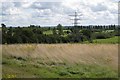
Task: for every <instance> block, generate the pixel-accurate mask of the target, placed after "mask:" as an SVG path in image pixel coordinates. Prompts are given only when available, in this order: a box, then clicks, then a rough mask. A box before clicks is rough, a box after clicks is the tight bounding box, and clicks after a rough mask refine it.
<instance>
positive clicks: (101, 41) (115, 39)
mask: <svg viewBox="0 0 120 80" xmlns="http://www.w3.org/2000/svg"><path fill="white" fill-rule="evenodd" d="M119 38H120V37H117V36H114V37H112V38H107V39H95V40H93V43H97V44H118V43H120V41H119V40H118V39H119ZM83 43H89V42H88V41H85V42H83Z"/></svg>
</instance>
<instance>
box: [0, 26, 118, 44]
mask: <svg viewBox="0 0 120 80" xmlns="http://www.w3.org/2000/svg"><path fill="white" fill-rule="evenodd" d="M1 25H2V44H17V43H49V44H51V43H78V42H81V43H82V42H84V41H89V42H90V43H92V42H93V41H92V40H93V39H105V38H110V37H112V36H119V33H118V29H115V28H114V29H111V30H114V31H112V32H104V33H103V30H102V29H81V28H80V27H63V26H62V25H61V24H58V25H57V26H56V27H40V26H35V25H30V26H28V27H6V25H5V24H1ZM49 30H51V31H52V34H49V35H47V34H44V32H45V31H49Z"/></svg>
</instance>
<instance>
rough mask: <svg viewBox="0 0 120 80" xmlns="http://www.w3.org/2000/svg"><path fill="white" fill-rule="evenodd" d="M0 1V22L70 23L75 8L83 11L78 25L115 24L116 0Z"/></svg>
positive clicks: (7, 23) (16, 24)
mask: <svg viewBox="0 0 120 80" xmlns="http://www.w3.org/2000/svg"><path fill="white" fill-rule="evenodd" d="M0 1H1V2H2V4H0V19H1V23H5V24H6V25H7V26H28V25H30V24H35V25H41V26H52V25H57V24H59V23H60V24H62V25H72V23H73V21H72V20H70V19H72V18H73V17H70V16H69V15H72V14H74V12H75V11H77V12H78V14H82V16H80V17H79V18H81V19H82V20H80V21H79V23H80V25H96V24H97V25H108V24H118V14H117V13H118V3H117V2H118V0H69V1H68V0H61V1H59V0H52V1H47V0H46V1H45V0H44V1H38V0H37V1H36V0H32V1H31V0H16V1H15V0H9V2H8V0H4V1H2V0H0Z"/></svg>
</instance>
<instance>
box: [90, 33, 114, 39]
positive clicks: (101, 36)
mask: <svg viewBox="0 0 120 80" xmlns="http://www.w3.org/2000/svg"><path fill="white" fill-rule="evenodd" d="M92 37H93V38H94V39H106V38H111V37H113V35H112V34H111V33H94V34H93V36H92Z"/></svg>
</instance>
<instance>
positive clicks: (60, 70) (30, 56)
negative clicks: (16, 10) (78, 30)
mask: <svg viewBox="0 0 120 80" xmlns="http://www.w3.org/2000/svg"><path fill="white" fill-rule="evenodd" d="M2 66H3V68H2V72H3V74H2V76H3V78H117V76H118V44H11V45H2Z"/></svg>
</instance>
